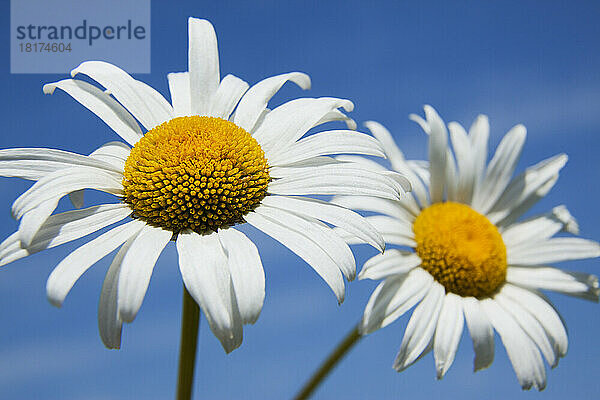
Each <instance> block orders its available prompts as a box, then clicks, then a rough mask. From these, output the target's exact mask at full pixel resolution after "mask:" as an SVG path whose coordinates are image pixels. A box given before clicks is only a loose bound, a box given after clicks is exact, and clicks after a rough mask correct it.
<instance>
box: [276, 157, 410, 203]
mask: <svg viewBox="0 0 600 400" xmlns="http://www.w3.org/2000/svg"><path fill="white" fill-rule="evenodd" d="M281 176H284V177H282V178H281V179H276V180H274V181H273V182H271V183H269V188H268V190H269V193H273V194H282V195H309V194H325V195H363V196H374V197H383V198H387V199H392V200H396V199H399V198H400V197H401V196H402V194H403V192H404V189H403V188H402V186H401V185H400V184H398V183H397V182H396V181H395V180H394V179H391V178H389V177H387V176H384V175H382V174H378V173H374V172H372V171H368V170H365V169H362V168H357V167H355V166H353V165H350V166H347V165H332V166H324V167H314V168H302V169H290V170H289V172H288V171H286V170H285V169H284V168H281V167H279V168H275V167H274V168H272V174H271V177H273V178H276V177H281Z"/></svg>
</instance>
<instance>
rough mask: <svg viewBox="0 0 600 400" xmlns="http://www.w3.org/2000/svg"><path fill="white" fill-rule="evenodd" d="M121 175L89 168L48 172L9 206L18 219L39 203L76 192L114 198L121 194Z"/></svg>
mask: <svg viewBox="0 0 600 400" xmlns="http://www.w3.org/2000/svg"><path fill="white" fill-rule="evenodd" d="M122 179H123V178H122V175H121V174H116V173H113V172H109V171H106V170H101V169H98V168H91V167H82V166H80V167H73V168H66V169H61V170H58V171H55V172H53V173H50V174H48V175H46V176H45V177H43V178H42V179H40V180H39V181H37V182H36V183H35V184H34V185H33V186H32V187H31V188H29V190H27V191H26V192H25V193H23V194H22V195H21V196H19V198H18V199H17V200H15V202H14V203H13V206H12V213H13V216H14V217H15V218H17V219H20V218H22V217H23V215H25V213H27V212H29V211H31V210H33V209H34V208H35V207H38V206H39V205H40V204H42V203H44V202H46V201H48V200H51V199H55V198H57V197H58V198H60V197H62V196H65V195H67V194H68V193H70V192H73V191H75V190H80V189H86V188H89V189H97V190H102V191H105V192H108V193H111V194H114V195H121V194H122V192H123V185H122V183H121V181H122Z"/></svg>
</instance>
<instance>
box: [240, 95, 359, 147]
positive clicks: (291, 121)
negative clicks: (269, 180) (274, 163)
mask: <svg viewBox="0 0 600 400" xmlns="http://www.w3.org/2000/svg"><path fill="white" fill-rule="evenodd" d="M340 107H343V108H344V109H345V110H347V111H351V110H352V109H353V108H354V105H353V104H352V102H351V101H349V100H344V99H336V98H330V97H322V98H318V99H312V98H300V99H294V100H291V101H288V102H287V103H284V104H282V105H280V106H279V107H277V108H275V109H274V110H273V111H271V112H270V113H269V114H267V115H266V116H265V119H264V121H263V123H262V124H261V125H260V126H259V127H258V128H257V129H256V131H255V132H254V133H253V135H252V136H253V137H254V138H255V139H256V140H257V141H258V143H260V145H261V147H262V148H263V150H264V151H265V153H267V154H271V153H273V154H277V153H278V152H281V151H284V150H286V149H287V148H288V147H290V146H291V145H292V144H293V143H295V142H296V141H297V140H298V139H300V138H301V137H302V136H303V135H304V134H305V133H306V132H308V130H309V129H311V128H312V127H313V126H314V125H315V124H316V123H317V122H318V121H319V120H320V119H321V118H323V116H325V115H326V114H327V113H328V112H330V111H332V110H335V109H337V108H340Z"/></svg>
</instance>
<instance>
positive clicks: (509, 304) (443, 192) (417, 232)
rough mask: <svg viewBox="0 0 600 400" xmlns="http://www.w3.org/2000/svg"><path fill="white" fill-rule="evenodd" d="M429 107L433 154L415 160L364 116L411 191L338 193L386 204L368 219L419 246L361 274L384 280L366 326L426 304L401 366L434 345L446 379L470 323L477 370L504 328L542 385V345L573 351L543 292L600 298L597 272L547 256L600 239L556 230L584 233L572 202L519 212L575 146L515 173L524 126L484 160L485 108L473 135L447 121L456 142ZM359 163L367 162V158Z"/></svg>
mask: <svg viewBox="0 0 600 400" xmlns="http://www.w3.org/2000/svg"><path fill="white" fill-rule="evenodd" d="M425 115H426V120H423V119H422V118H421V117H418V116H415V115H411V118H412V119H413V120H415V121H416V122H418V123H419V124H420V125H421V127H422V128H423V130H424V131H425V132H426V133H427V134H429V159H430V161H429V162H425V161H407V160H406V159H405V158H404V156H403V154H402V152H401V151H400V150H399V149H398V147H397V146H396V145H395V143H394V141H393V139H392V136H391V135H390V133H389V132H388V131H387V130H386V129H385V128H384V127H383V126H381V125H380V124H378V123H376V122H368V123H367V124H366V125H367V127H368V128H369V129H370V130H371V132H372V133H373V135H374V136H375V137H376V138H378V139H379V140H380V141H381V143H382V144H383V147H384V148H385V150H386V154H387V156H388V159H389V160H390V161H391V164H392V167H393V168H394V169H395V170H396V171H398V172H400V173H402V174H404V175H405V176H407V177H408V178H409V179H410V180H411V182H412V184H413V192H412V194H413V196H406V197H404V198H403V199H401V200H400V201H395V200H387V199H375V198H368V197H365V198H360V197H345V196H342V197H339V198H337V199H335V200H334V202H335V203H337V204H339V205H343V206H346V207H351V208H354V209H358V210H367V211H374V212H377V213H381V214H382V215H376V216H371V217H368V218H367V219H368V220H369V222H371V224H372V225H373V226H375V227H376V228H378V230H379V231H380V232H381V233H382V234H383V237H384V239H385V241H386V242H387V243H390V244H394V245H399V246H403V247H408V248H411V251H406V250H401V249H392V250H389V249H388V250H386V252H385V253H384V254H381V255H377V256H375V257H373V258H371V259H370V260H368V261H367V262H366V263H365V265H364V267H363V269H362V270H361V272H360V274H359V278H360V279H384V280H383V282H382V283H381V284H380V285H379V286H378V287H377V288H376V289H375V291H374V292H373V294H372V295H371V298H370V299H369V302H368V304H367V306H366V308H365V311H364V316H363V319H362V322H361V324H360V331H361V333H362V334H367V333H370V332H373V331H375V330H377V329H379V328H382V327H384V326H386V325H388V324H390V323H391V322H393V321H394V320H396V319H397V318H398V317H400V316H401V315H402V314H404V313H405V312H407V311H408V310H410V309H411V308H412V307H413V306H415V305H416V308H415V309H414V311H413V313H412V316H411V317H410V320H409V322H408V325H407V327H406V331H405V333H404V339H403V341H402V344H401V347H400V351H399V353H398V356H397V358H396V361H395V363H394V368H395V369H396V370H398V371H402V370H404V369H405V368H407V367H408V366H410V365H411V364H412V363H414V362H415V361H417V360H418V359H419V358H421V357H423V356H424V355H425V354H427V353H428V352H429V351H431V350H433V353H434V358H435V365H436V369H437V377H438V379H440V378H442V377H443V376H444V374H445V373H446V371H447V370H448V368H450V365H451V364H452V361H453V360H454V356H455V353H456V349H457V346H458V342H459V340H460V337H461V335H462V331H463V325H464V324H463V322H465V321H466V324H467V327H468V328H469V332H470V334H471V338H472V339H473V347H474V350H475V361H474V364H475V365H474V369H475V371H477V370H480V369H482V368H486V367H488V366H489V365H490V364H491V363H492V360H493V357H494V329H495V330H496V331H497V332H498V334H499V335H500V338H501V339H502V342H503V343H504V347H505V348H506V351H507V353H508V356H509V358H510V360H511V362H512V365H513V367H514V370H515V372H516V374H517V378H518V380H519V382H520V384H521V386H522V387H523V388H524V389H529V388H531V387H535V388H537V389H539V390H541V389H543V388H544V386H545V385H546V371H545V368H544V363H543V360H542V356H541V355H543V357H544V358H545V359H546V361H547V362H548V364H549V365H550V366H552V367H554V366H556V365H557V363H558V360H559V358H560V357H563V356H564V355H565V354H566V351H567V334H566V331H565V327H564V326H563V323H562V322H561V319H560V317H559V315H558V314H557V312H556V311H555V310H554V308H553V307H552V305H551V304H550V303H549V302H548V300H547V299H546V298H545V297H544V296H543V295H542V294H541V293H540V292H539V290H552V291H556V292H560V293H565V294H568V295H571V296H577V297H582V298H584V299H588V300H593V301H598V295H599V292H600V291H599V289H598V279H597V278H596V277H595V276H593V275H589V274H583V273H574V272H567V271H562V270H560V269H556V268H554V267H551V266H549V265H548V264H553V263H557V262H560V261H565V260H575V259H583V258H589V257H598V256H599V255H600V246H599V245H598V243H596V242H594V241H590V240H585V239H580V238H574V237H563V236H561V237H553V236H554V235H555V234H556V233H558V232H561V231H565V232H569V233H575V234H576V233H578V232H577V231H578V228H577V223H576V222H575V220H574V219H573V217H572V216H571V215H570V214H569V212H568V211H567V209H566V208H565V207H564V206H559V207H556V208H554V209H553V210H552V211H551V212H549V213H547V214H544V215H539V216H535V217H532V218H529V219H527V220H524V221H520V222H516V221H517V219H518V218H519V217H520V216H521V215H522V214H523V213H525V212H526V211H527V210H528V209H529V208H530V207H531V206H532V205H533V204H534V203H536V202H537V201H538V200H539V199H540V198H542V197H544V196H545V195H546V194H547V193H548V191H549V190H550V189H551V188H552V186H554V184H555V182H556V180H557V179H558V173H559V171H560V169H561V168H562V167H563V166H564V165H565V162H566V161H567V156H566V155H564V154H560V155H557V156H555V157H551V158H549V159H547V160H544V161H542V162H540V163H538V164H536V165H534V166H532V167H530V168H528V169H526V170H525V172H523V173H522V174H521V175H519V176H517V177H516V178H514V179H511V175H512V174H513V171H514V169H515V166H516V164H517V161H518V159H519V155H520V153H521V148H522V146H523V143H524V141H525V136H526V130H525V127H524V126H522V125H517V126H515V127H514V128H512V129H511V130H510V131H509V132H508V133H507V134H506V136H504V138H503V139H502V142H501V143H500V145H499V146H498V149H497V150H496V153H495V155H494V156H493V158H492V160H491V161H490V162H489V164H487V166H486V158H487V142H488V134H489V124H488V120H487V118H486V117H485V116H479V117H478V118H477V120H476V121H475V123H474V124H473V125H472V126H471V128H470V130H469V133H468V134H467V132H466V131H465V129H464V128H463V127H462V126H461V125H459V124H458V123H456V122H451V123H450V124H448V129H449V131H450V138H451V142H452V147H453V149H454V152H452V151H451V150H450V149H449V146H448V143H447V140H448V139H447V137H448V134H447V131H446V126H445V124H444V122H443V121H442V119H441V118H440V117H439V115H438V114H437V113H436V111H435V110H434V109H433V108H431V107H429V106H426V107H425ZM350 157H351V156H350ZM355 161H357V162H361V160H360V159H359V157H356V160H355ZM362 162H367V163H368V164H369V165H371V167H372V168H379V169H381V168H383V167H381V166H378V164H375V163H372V162H369V161H368V160H363V161H362ZM349 241H351V242H352V241H356V240H352V239H351V238H350V239H349ZM540 354H541V355H540Z"/></svg>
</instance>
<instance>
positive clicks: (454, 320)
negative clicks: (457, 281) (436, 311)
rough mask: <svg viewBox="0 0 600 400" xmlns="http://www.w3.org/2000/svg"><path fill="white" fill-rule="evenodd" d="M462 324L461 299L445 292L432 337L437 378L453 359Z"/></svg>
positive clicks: (443, 373)
mask: <svg viewBox="0 0 600 400" xmlns="http://www.w3.org/2000/svg"><path fill="white" fill-rule="evenodd" d="M463 325H464V315H463V310H462V299H461V298H460V296H457V295H455V294H454V293H448V294H446V296H445V297H444V305H443V306H442V311H441V312H440V317H439V319H438V322H437V328H436V329H435V336H434V339H433V355H434V357H435V368H436V370H437V378H438V379H442V378H443V377H444V375H445V374H446V372H447V371H448V369H449V368H450V366H451V365H452V362H453V361H454V356H455V355H456V349H457V348H458V342H459V341H460V337H461V336H462V331H463Z"/></svg>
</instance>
